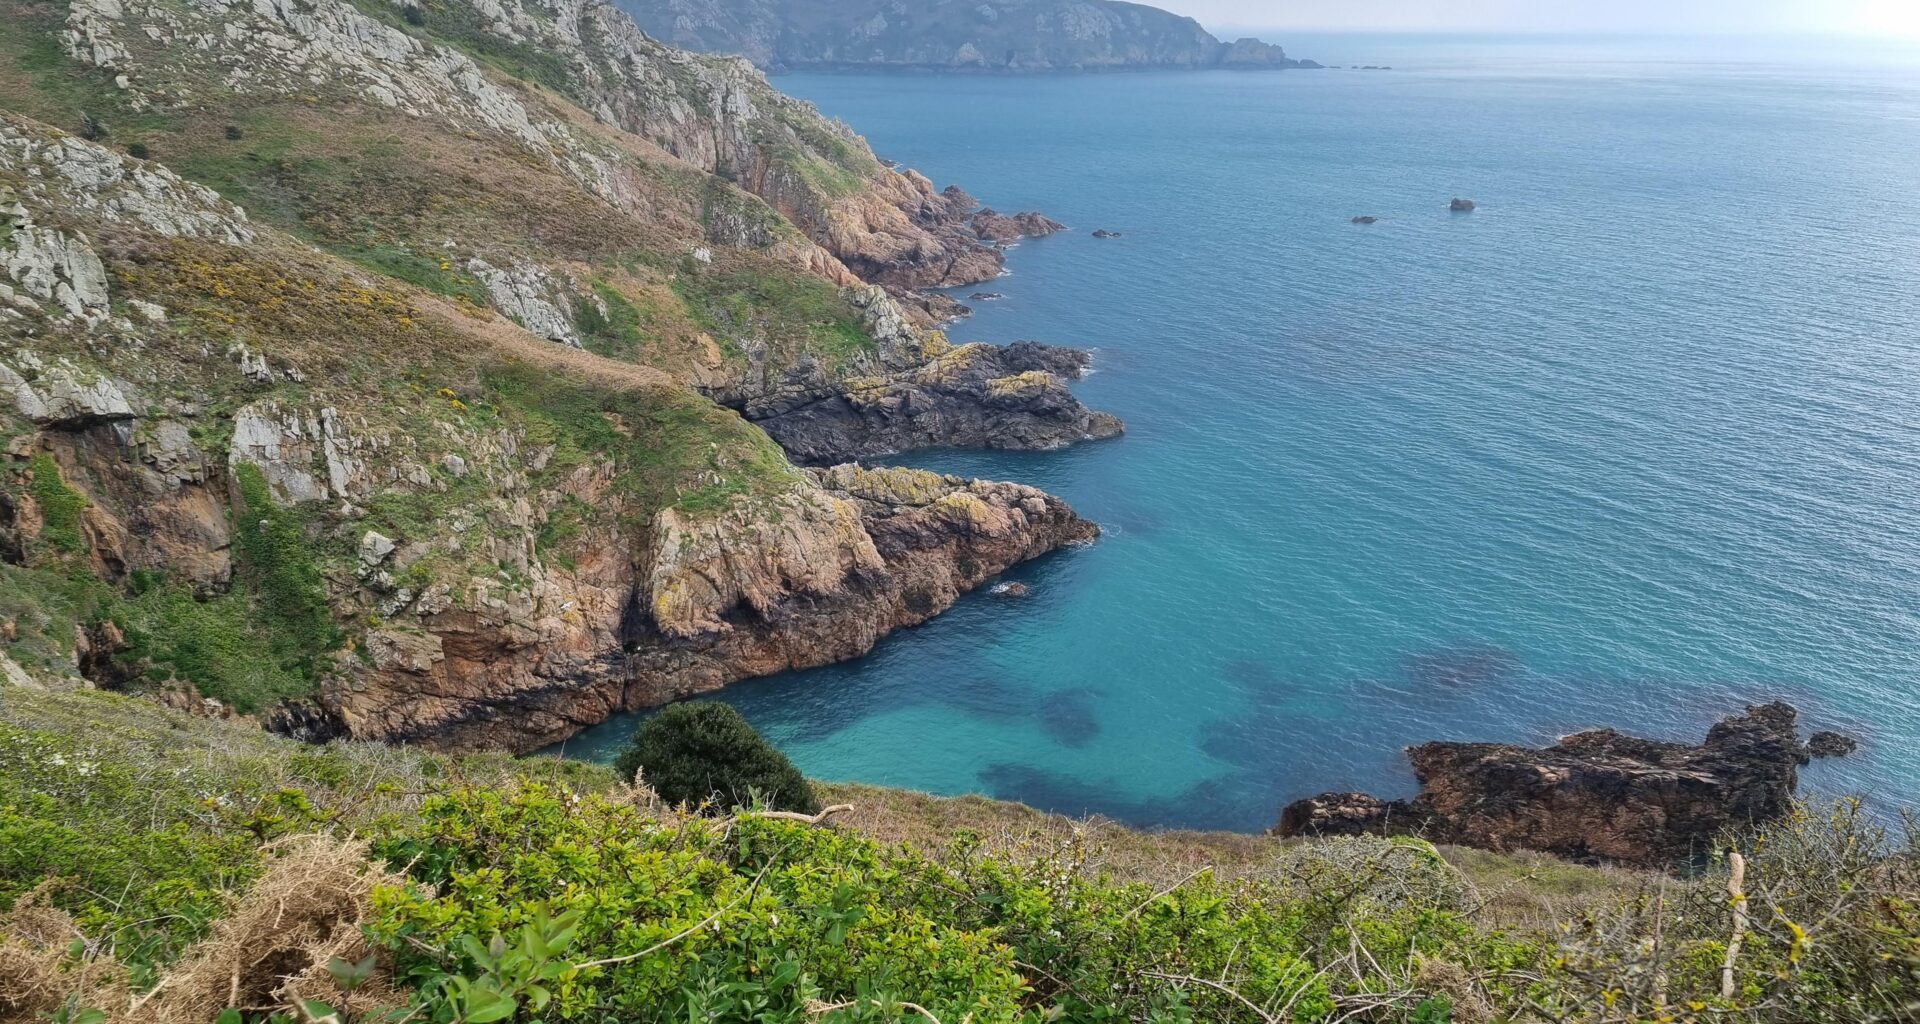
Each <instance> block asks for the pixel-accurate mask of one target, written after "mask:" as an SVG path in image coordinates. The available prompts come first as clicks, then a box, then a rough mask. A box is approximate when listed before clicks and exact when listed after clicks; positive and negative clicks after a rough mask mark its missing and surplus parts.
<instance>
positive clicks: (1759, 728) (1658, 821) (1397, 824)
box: [1275, 703, 1808, 867]
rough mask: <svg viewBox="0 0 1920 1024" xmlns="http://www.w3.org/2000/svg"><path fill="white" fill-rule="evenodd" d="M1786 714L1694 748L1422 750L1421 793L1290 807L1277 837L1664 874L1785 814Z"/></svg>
mask: <svg viewBox="0 0 1920 1024" xmlns="http://www.w3.org/2000/svg"><path fill="white" fill-rule="evenodd" d="M1797 717H1798V716H1797V713H1796V712H1795V710H1794V709H1793V707H1791V706H1790V705H1787V704H1782V703H1772V704H1765V705H1761V706H1758V707H1750V708H1748V709H1747V710H1746V711H1745V712H1744V713H1742V714H1738V715H1734V716H1731V717H1729V718H1726V719H1723V720H1722V721H1720V722H1719V723H1718V724H1716V725H1715V726H1714V727H1713V728H1712V729H1711V730H1709V731H1708V733H1707V736H1706V739H1705V740H1704V741H1703V742H1701V743H1700V744H1698V745H1691V744H1685V743H1669V742H1664V741H1660V740H1648V739H1640V738H1637V737H1633V736H1626V735H1622V734H1621V733H1618V732H1615V731H1614V730H1612V729H1594V730H1590V731H1588V732H1581V733H1575V734H1574V735H1571V736H1568V737H1565V738H1564V739H1562V740H1560V742H1558V743H1556V744H1555V745H1553V746H1551V747H1547V748H1544V749H1533V748H1529V747H1517V746H1511V745H1507V744H1498V743H1426V744H1422V745H1421V746H1418V747H1414V748H1411V749H1410V750H1408V751H1407V758H1408V760H1409V761H1411V762H1412V764H1413V773H1414V777H1415V778H1416V779H1418V780H1419V782H1420V793H1419V795H1418V796H1416V797H1414V798H1413V799H1411V800H1382V799H1379V798H1377V797H1373V796H1369V795H1367V794H1364V793H1324V794H1321V795H1320V796H1316V797H1310V798H1308V799H1305V800H1298V801H1295V802H1294V803H1292V804H1289V805H1287V807H1286V809H1285V810H1284V811H1283V812H1282V813H1281V816H1280V823H1279V825H1278V827H1277V828H1276V829H1275V831H1276V832H1277V833H1278V834H1280V835H1283V836H1300V835H1358V834H1367V833H1371V834H1411V835H1420V836H1423V837H1425V838H1428V839H1431V840H1433V841H1435V842H1442V843H1454V844H1458V845H1463V846H1478V847H1484V848H1486V849H1491V850H1497V851H1511V850H1537V851H1540V852H1543V853H1551V854H1555V855H1558V856H1561V857H1567V858H1570V859H1574V860H1594V861H1609V862H1616V863H1622V864H1634V865H1642V866H1648V867H1661V866H1667V865H1672V864H1675V863H1677V862H1680V861H1684V860H1686V859H1688V858H1691V857H1696V856H1699V855H1702V854H1705V853H1707V852H1708V851H1710V850H1711V849H1712V846H1713V843H1714V842H1715V841H1716V840H1717V839H1718V838H1719V837H1720V836H1721V834H1722V833H1723V832H1724V831H1725V830H1727V829H1728V828H1730V827H1732V826H1737V825H1745V824H1749V823H1753V822H1763V821H1767V820H1770V819H1773V818H1776V817H1779V816H1780V815H1781V814H1784V813H1785V812H1786V810H1787V808H1788V807H1789V805H1790V803H1791V801H1792V797H1793V792H1794V788H1795V786H1796V784H1797V782H1798V777H1799V775H1798V773H1799V769H1800V767H1801V766H1802V765H1804V764H1806V763H1807V758H1808V755H1807V750H1806V748H1805V747H1803V746H1801V744H1800V741H1799V738H1798V735H1797V732H1796V730H1795V722H1796V719H1797Z"/></svg>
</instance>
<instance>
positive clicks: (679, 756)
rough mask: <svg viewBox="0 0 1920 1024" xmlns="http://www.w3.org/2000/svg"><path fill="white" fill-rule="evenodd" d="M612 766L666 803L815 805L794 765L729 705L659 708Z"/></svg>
mask: <svg viewBox="0 0 1920 1024" xmlns="http://www.w3.org/2000/svg"><path fill="white" fill-rule="evenodd" d="M614 769H615V770H616V771H618V772H619V773H620V775H621V776H622V777H623V778H628V779H631V778H634V777H635V776H636V774H637V775H638V776H639V777H640V779H641V780H642V781H643V782H644V783H645V784H646V785H647V786H649V787H651V788H652V789H653V791H654V792H656V793H658V794H660V796H661V797H662V798H664V799H666V800H667V801H669V802H671V803H674V804H689V805H693V806H700V805H703V804H707V803H709V802H711V803H713V804H715V805H717V806H719V807H721V808H729V807H739V806H744V805H747V804H751V803H754V802H755V801H756V800H759V801H765V802H766V804H767V805H768V806H770V807H773V808H775V809H777V810H782V811H801V812H804V813H808V814H812V813H814V812H816V811H818V810H819V809H820V801H819V799H818V798H816V797H815V796H814V795H813V790H812V788H810V787H809V786H808V785H807V780H806V779H805V778H802V777H801V775H800V770H799V769H798V768H795V767H794V766H793V762H792V761H789V760H787V755H785V754H782V753H781V752H780V751H779V750H777V749H775V748H774V746H773V744H771V743H768V742H767V741H766V739H765V738H764V737H762V736H761V735H760V733H759V732H757V731H755V730H754V728H753V726H751V725H749V724H747V720H746V719H744V718H741V717H740V712H738V711H735V710H734V709H733V707H732V705H729V704H720V703H717V702H711V701H701V702H698V703H692V704H674V705H671V706H669V707H667V708H664V709H662V710H661V711H660V712H659V713H658V714H656V715H654V716H653V717H651V718H649V719H647V720H646V721H644V722H642V723H640V727H639V728H638V729H635V730H634V733H633V742H632V744H631V745H629V746H628V747H627V749H626V750H624V751H622V752H621V753H620V757H619V758H618V759H617V760H615V761H614Z"/></svg>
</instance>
